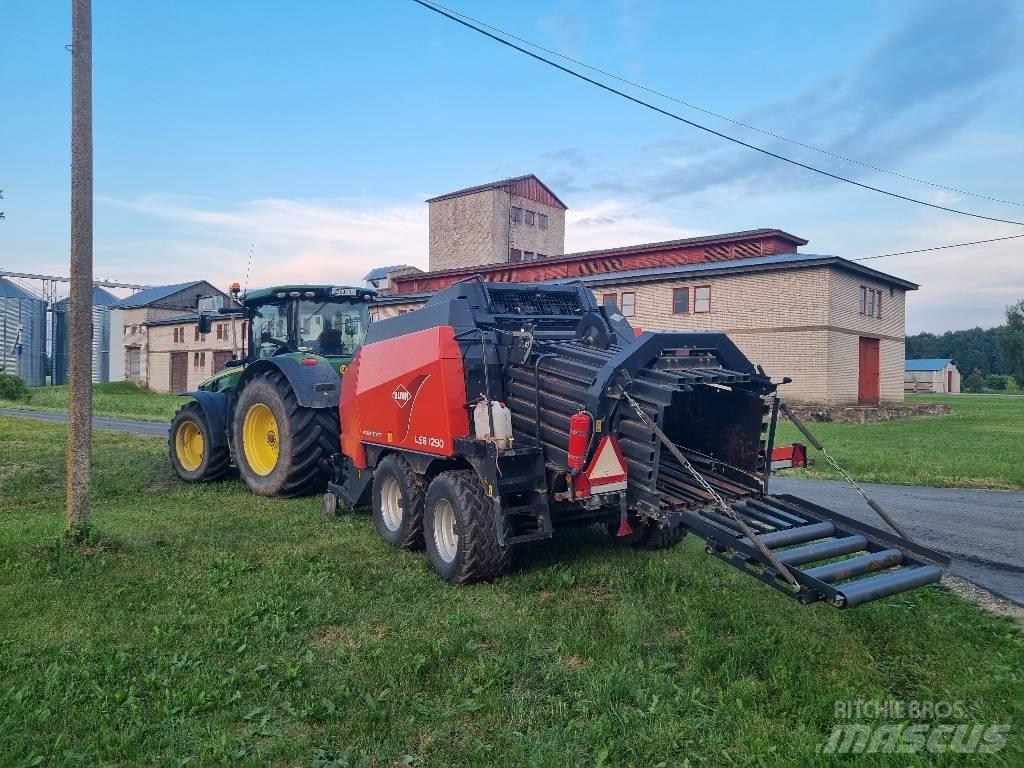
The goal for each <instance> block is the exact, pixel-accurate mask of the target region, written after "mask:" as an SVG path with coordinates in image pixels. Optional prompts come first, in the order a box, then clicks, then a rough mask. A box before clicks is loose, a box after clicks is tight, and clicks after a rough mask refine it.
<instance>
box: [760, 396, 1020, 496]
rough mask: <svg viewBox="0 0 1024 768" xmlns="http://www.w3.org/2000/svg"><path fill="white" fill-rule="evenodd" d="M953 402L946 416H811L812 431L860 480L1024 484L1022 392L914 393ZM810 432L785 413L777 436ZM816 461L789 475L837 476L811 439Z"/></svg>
mask: <svg viewBox="0 0 1024 768" xmlns="http://www.w3.org/2000/svg"><path fill="white" fill-rule="evenodd" d="M907 399H908V400H910V401H918V402H938V403H948V404H949V405H950V406H952V409H953V412H952V413H951V414H949V415H947V416H919V417H914V418H910V419H904V420H901V421H889V422H878V423H874V424H837V423H828V422H812V423H809V424H808V427H810V430H811V432H813V433H814V434H815V435H817V436H818V438H819V439H820V440H821V441H822V443H823V444H824V445H825V448H827V449H828V451H829V453H831V454H832V455H833V456H834V457H835V458H836V460H837V461H839V463H840V464H841V465H842V466H843V467H845V468H846V469H847V470H848V471H849V472H850V474H852V475H853V477H854V478H855V479H857V480H860V481H864V482H874V483H898V484H905V485H931V486H938V487H954V488H1024V397H1013V396H1007V395H970V394H963V395H910V396H908V397H907ZM794 441H797V442H801V443H804V444H806V443H807V440H806V439H804V437H803V436H802V435H801V434H800V433H799V432H798V431H797V429H796V428H795V427H794V426H793V425H792V424H790V423H789V422H786V421H782V420H780V421H779V428H778V432H777V436H776V444H777V445H781V444H784V443H791V442H794ZM808 450H809V452H810V454H811V456H812V457H814V458H815V459H816V461H817V464H816V466H814V467H813V468H811V469H808V470H791V471H787V473H786V474H787V475H793V476H806V477H828V478H838V477H839V475H837V474H836V473H835V471H834V470H832V468H831V467H830V466H829V465H828V462H827V461H825V459H824V457H822V456H820V455H818V453H817V451H815V450H814V449H813V448H811V447H810V446H808Z"/></svg>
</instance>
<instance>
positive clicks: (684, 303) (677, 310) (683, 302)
mask: <svg viewBox="0 0 1024 768" xmlns="http://www.w3.org/2000/svg"><path fill="white" fill-rule="evenodd" d="M672 314H673V315H688V314H690V289H689V288H673V289H672Z"/></svg>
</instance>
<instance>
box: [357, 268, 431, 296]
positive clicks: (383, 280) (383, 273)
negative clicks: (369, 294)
mask: <svg viewBox="0 0 1024 768" xmlns="http://www.w3.org/2000/svg"><path fill="white" fill-rule="evenodd" d="M414 272H419V273H422V272H423V270H422V269H419V268H418V267H410V266H409V265H408V264H395V265H393V266H390V267H377V268H376V269H372V270H370V271H369V272H368V273H367V274H366V277H364V278H363V282H365V283H366V287H367V288H373V289H374V290H375V291H378V292H380V293H389V292H390V291H391V289H392V279H393V278H394V277H396V276H398V275H407V274H412V273H414Z"/></svg>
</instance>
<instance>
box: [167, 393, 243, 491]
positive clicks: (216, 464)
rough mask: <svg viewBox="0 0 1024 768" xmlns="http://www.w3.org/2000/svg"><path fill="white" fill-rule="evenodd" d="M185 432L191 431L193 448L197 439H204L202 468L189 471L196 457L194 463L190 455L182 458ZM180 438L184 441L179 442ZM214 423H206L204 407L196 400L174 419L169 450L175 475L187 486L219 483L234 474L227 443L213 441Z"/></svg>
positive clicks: (200, 462)
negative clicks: (190, 484) (216, 481)
mask: <svg viewBox="0 0 1024 768" xmlns="http://www.w3.org/2000/svg"><path fill="white" fill-rule="evenodd" d="M182 430H188V431H191V432H192V434H193V440H192V441H191V442H192V445H193V446H194V445H195V441H194V437H199V438H200V445H199V450H200V451H201V458H200V459H199V463H198V465H195V466H193V467H192V469H188V467H187V466H186V464H187V463H194V461H195V459H194V457H193V459H192V461H191V462H190V461H189V459H188V457H187V456H180V455H179V451H180V450H182V449H183V448H184V445H183V442H184V435H182V434H181V433H182ZM179 438H182V439H180V440H179ZM211 438H212V435H211V431H210V424H209V423H208V422H207V421H206V415H205V414H204V413H203V409H202V406H200V405H199V403H197V402H196V401H195V400H190V401H189V402H187V403H185V404H184V405H183V406H181V408H179V409H178V412H177V413H175V414H174V418H173V419H172V420H171V428H170V431H169V433H168V439H167V444H168V449H169V451H170V454H171V466H172V467H174V471H175V473H176V474H177V475H178V477H180V478H181V479H182V480H184V481H185V482H186V483H208V482H212V481H214V480H219V479H220V478H222V477H224V475H226V474H228V472H230V471H231V454H230V452H229V451H228V446H227V443H225V442H224V441H223V440H221V441H219V442H218V443H214V441H213V440H212V439H211Z"/></svg>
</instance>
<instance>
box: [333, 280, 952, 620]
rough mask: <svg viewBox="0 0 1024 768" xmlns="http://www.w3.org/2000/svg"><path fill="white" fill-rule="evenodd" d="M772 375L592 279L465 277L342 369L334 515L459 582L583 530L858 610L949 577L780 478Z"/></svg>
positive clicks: (379, 335)
mask: <svg viewBox="0 0 1024 768" xmlns="http://www.w3.org/2000/svg"><path fill="white" fill-rule="evenodd" d="M779 403H780V401H779V398H778V396H777V394H776V384H775V383H773V382H772V381H771V379H770V378H769V377H768V376H767V375H766V374H765V373H764V372H763V371H762V370H760V369H759V368H757V367H755V366H754V365H753V364H752V363H751V362H750V361H749V360H748V359H747V358H746V357H745V356H744V355H743V353H742V352H741V351H740V350H739V349H738V348H737V347H736V345H735V344H733V342H732V341H730V340H729V338H728V337H727V336H726V335H725V334H724V333H720V332H709V331H699V332H698V331H692V332H649V331H647V332H643V333H640V334H639V335H637V333H636V332H635V331H634V330H633V328H632V327H631V326H630V325H629V322H628V321H627V320H626V319H625V318H624V317H623V316H622V314H621V313H619V311H618V310H617V309H616V308H615V307H614V306H599V305H598V304H597V303H596V301H595V300H594V297H593V294H592V293H591V292H590V291H589V290H588V289H586V288H585V287H584V286H583V285H581V284H564V285H540V286H538V285H527V284H517V283H487V282H485V281H483V280H482V279H481V278H471V279H469V280H466V281H464V282H461V283H457V284H455V285H453V286H451V287H449V288H447V289H445V290H443V291H441V292H439V293H438V294H436V295H435V296H434V297H433V298H431V299H430V301H428V302H427V304H426V305H424V307H422V308H421V309H419V310H416V311H414V312H410V313H408V314H405V315H400V316H398V317H396V318H391V319H387V320H382V321H377V322H375V323H372V324H371V325H370V327H369V330H368V331H367V335H366V341H365V343H364V345H363V346H362V347H361V348H360V350H359V351H358V353H357V354H356V355H355V358H354V359H353V361H352V364H351V365H350V366H349V368H348V370H347V372H346V375H345V377H344V378H343V380H342V389H341V431H342V452H341V453H340V454H338V455H337V456H335V457H334V459H333V462H332V469H333V480H332V482H331V483H330V484H329V486H328V493H327V495H326V496H325V505H326V506H325V508H326V509H327V511H333V510H334V508H335V507H336V505H337V500H338V499H339V498H340V499H342V500H344V501H345V502H347V503H348V504H350V505H357V504H362V503H365V502H366V501H370V502H371V504H372V507H373V516H374V521H375V524H376V527H377V530H378V532H380V534H381V536H382V537H383V538H384V539H385V540H387V541H389V542H391V543H393V544H395V545H396V546H401V547H406V548H418V547H425V548H426V550H427V555H428V557H429V558H430V561H431V563H432V565H433V566H434V568H435V570H437V571H438V573H439V574H440V575H442V576H444V577H445V578H447V579H449V580H450V581H452V582H455V583H466V582H472V581H478V580H482V579H489V578H493V577H495V576H498V575H500V574H501V573H503V572H504V570H505V569H506V568H507V567H508V565H509V562H510V557H511V552H512V549H513V547H514V546H516V545H518V544H521V543H524V542H529V541H533V540H538V539H544V538H549V537H551V536H552V535H553V534H554V532H555V530H556V529H558V528H561V527H566V526H571V525H586V524H595V523H597V524H601V525H603V526H605V527H606V528H607V529H608V531H609V533H610V534H611V535H612V537H613V538H614V539H615V540H616V541H619V542H622V543H626V544H630V545H632V546H635V547H639V548H646V549H655V548H663V547H669V546H673V545H674V544H676V543H678V542H679V541H680V540H681V539H682V538H683V537H684V536H685V534H686V533H692V534H694V535H696V536H699V537H700V538H701V539H703V540H704V541H705V542H706V545H707V551H708V553H710V554H713V555H715V556H716V557H718V558H720V559H722V560H723V561H725V562H727V563H729V564H730V565H733V566H735V567H737V568H739V569H740V570H742V571H744V572H746V573H748V574H750V575H752V576H754V577H755V578H758V579H760V580H762V581H764V582H766V583H767V584H769V585H771V586H772V587H774V588H776V589H778V590H780V591H781V592H783V593H785V594H787V595H790V596H792V597H794V598H796V599H798V600H800V601H801V602H804V603H811V602H815V601H819V600H826V601H828V602H829V603H830V604H831V605H833V606H836V607H839V608H845V607H852V606H855V605H859V604H862V603H866V602H870V601H871V600H875V599H879V598H882V597H886V596H888V595H893V594H897V593H899V592H904V591H906V590H909V589H913V588H915V587H918V586H923V585H925V584H929V583H932V582H935V581H937V580H938V579H939V578H940V576H941V574H942V570H943V568H944V567H945V566H947V565H948V564H949V559H948V558H947V557H946V556H945V555H942V554H941V553H939V552H935V551H932V550H930V549H928V548H925V547H922V546H920V545H918V544H915V543H913V542H910V541H908V540H907V539H905V538H903V537H901V536H898V535H895V534H892V533H889V532H886V531H883V530H880V529H877V528H874V527H871V526H868V525H865V524H863V523H860V522H858V521H856V520H852V519H850V518H848V517H845V516H843V515H840V514H837V513H835V512H831V511H829V510H826V509H823V508H822V507H819V506H816V505H814V504H811V503H809V502H806V501H803V500H801V499H798V498H795V497H793V496H771V495H769V494H768V483H769V476H770V470H771V455H772V448H773V443H774V435H775V423H776V419H777V416H778V409H779Z"/></svg>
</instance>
